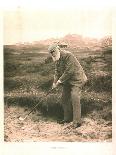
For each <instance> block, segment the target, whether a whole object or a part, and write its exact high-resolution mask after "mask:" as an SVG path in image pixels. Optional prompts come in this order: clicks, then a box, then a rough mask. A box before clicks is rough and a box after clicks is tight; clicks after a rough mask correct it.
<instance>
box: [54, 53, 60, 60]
mask: <svg viewBox="0 0 116 155" xmlns="http://www.w3.org/2000/svg"><path fill="white" fill-rule="evenodd" d="M52 59H53V61H54V62H55V61H58V60H59V59H60V52H58V53H57V54H56V55H55V56H52Z"/></svg>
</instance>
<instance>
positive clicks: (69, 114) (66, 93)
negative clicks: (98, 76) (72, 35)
mask: <svg viewBox="0 0 116 155" xmlns="http://www.w3.org/2000/svg"><path fill="white" fill-rule="evenodd" d="M48 51H49V53H50V54H51V56H52V59H53V61H54V62H55V75H54V82H53V86H52V87H53V88H56V87H57V86H59V85H60V84H62V86H63V93H62V105H63V110H64V119H63V120H62V121H60V122H59V123H62V124H64V123H69V122H71V121H72V120H73V126H74V127H75V128H77V127H80V126H81V104H80V95H81V88H82V86H83V85H84V84H85V82H86V81H87V77H86V75H85V73H84V70H83V68H82V66H81V65H80V63H79V61H78V60H77V58H76V57H75V56H74V55H73V54H72V53H71V52H68V51H64V50H61V49H60V47H59V46H58V44H53V45H51V46H49V48H48Z"/></svg>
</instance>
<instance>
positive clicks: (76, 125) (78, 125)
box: [73, 123, 81, 128]
mask: <svg viewBox="0 0 116 155" xmlns="http://www.w3.org/2000/svg"><path fill="white" fill-rule="evenodd" d="M80 126H81V123H77V124H73V127H74V128H79V127H80Z"/></svg>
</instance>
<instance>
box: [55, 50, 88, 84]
mask: <svg viewBox="0 0 116 155" xmlns="http://www.w3.org/2000/svg"><path fill="white" fill-rule="evenodd" d="M57 80H60V81H61V83H62V84H70V85H72V86H73V85H75V86H82V85H83V84H84V83H85V82H86V81H87V77H86V75H85V73H84V70H83V68H82V66H81V65H80V63H79V61H78V60H77V58H76V57H75V56H74V55H73V54H72V53H71V52H68V51H63V50H61V51H60V59H59V60H58V61H56V62H55V75H54V83H56V81H57Z"/></svg>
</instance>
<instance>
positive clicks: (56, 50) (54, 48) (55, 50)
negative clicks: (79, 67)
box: [48, 43, 60, 61]
mask: <svg viewBox="0 0 116 155" xmlns="http://www.w3.org/2000/svg"><path fill="white" fill-rule="evenodd" d="M48 51H49V53H50V54H51V56H52V59H53V61H57V60H59V59H60V47H59V46H58V44H56V43H55V44H52V45H50V46H49V48H48Z"/></svg>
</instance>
